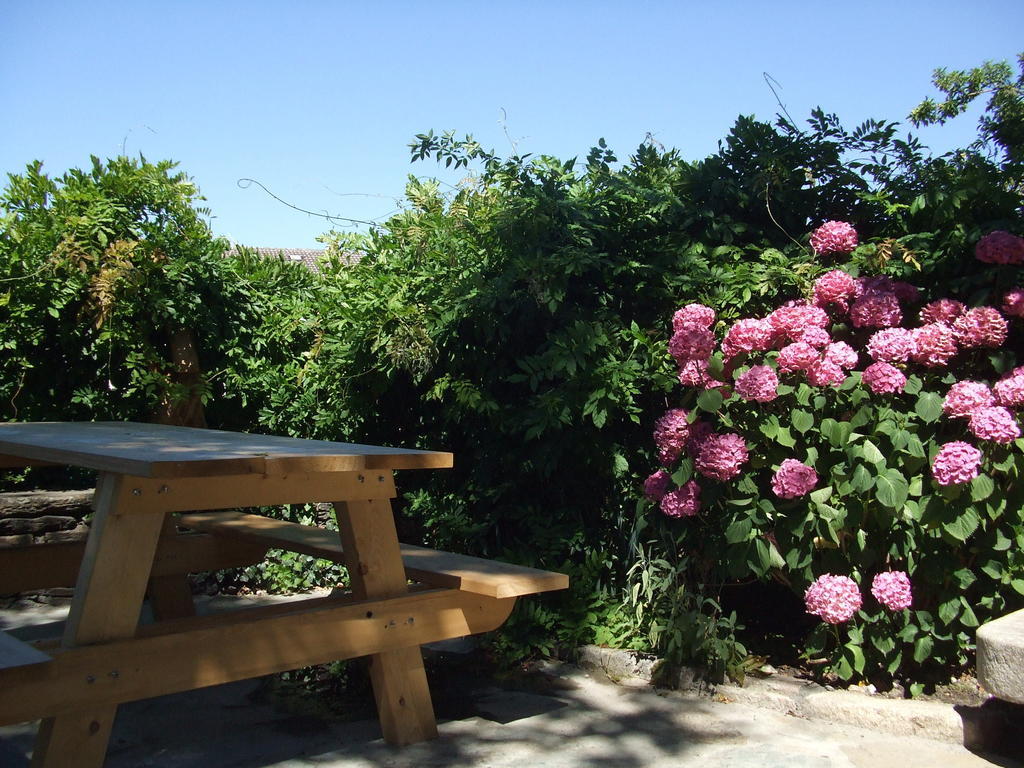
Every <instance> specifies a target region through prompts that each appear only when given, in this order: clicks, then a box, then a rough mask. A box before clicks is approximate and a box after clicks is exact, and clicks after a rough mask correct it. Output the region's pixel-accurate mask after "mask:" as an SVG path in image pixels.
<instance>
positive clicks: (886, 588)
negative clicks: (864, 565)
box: [871, 571, 911, 611]
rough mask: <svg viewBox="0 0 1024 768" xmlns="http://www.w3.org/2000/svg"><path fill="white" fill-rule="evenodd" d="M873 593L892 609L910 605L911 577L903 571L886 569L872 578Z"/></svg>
mask: <svg viewBox="0 0 1024 768" xmlns="http://www.w3.org/2000/svg"><path fill="white" fill-rule="evenodd" d="M871 594H872V595H874V596H875V600H877V601H878V602H880V603H881V604H882V605H884V606H885V607H886V608H888V609H889V610H890V611H904V610H906V609H907V608H909V607H910V601H911V594H910V578H909V577H908V576H907V574H906V573H904V572H903V571H885V572H883V573H879V574H876V575H875V578H874V579H872V580H871Z"/></svg>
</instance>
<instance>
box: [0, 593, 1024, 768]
mask: <svg viewBox="0 0 1024 768" xmlns="http://www.w3.org/2000/svg"><path fill="white" fill-rule="evenodd" d="M41 617H42V618H46V617H45V616H43V613H42V612H39V613H38V614H37V615H36V616H35V617H34V618H35V619H36V620H38V619H39V618H41ZM23 620H24V614H20V615H17V616H14V615H12V614H11V613H0V626H4V625H6V626H7V627H8V628H11V627H12V626H13V625H14V624H16V623H23ZM545 679H546V683H545V684H544V685H542V686H541V687H540V688H539V689H536V690H533V691H523V690H508V689H504V688H501V687H498V686H496V685H495V684H494V683H493V682H491V681H487V680H483V679H478V678H475V677H470V678H469V679H466V680H464V681H461V682H460V681H459V680H457V679H456V680H455V682H454V684H452V683H451V681H447V682H446V683H445V684H444V685H442V686H439V687H440V690H438V691H436V693H437V695H436V697H435V698H436V702H435V703H436V707H437V710H438V713H439V716H440V719H441V726H440V731H441V736H440V738H439V739H438V740H437V741H433V742H429V743H425V744H418V745H414V746H412V747H406V748H404V749H395V748H392V747H389V746H387V745H385V744H384V743H383V742H382V741H381V739H380V731H379V728H378V726H377V724H376V722H375V720H373V719H360V720H355V721H353V722H338V721H336V720H330V719H324V718H322V717H319V716H314V715H297V714H294V713H290V712H287V711H283V710H282V709H281V708H280V707H277V706H275V704H274V703H273V700H271V699H268V698H267V697H266V696H265V695H263V693H264V691H265V686H264V685H263V684H261V682H260V681H246V682H242V683H234V684H230V685H223V686H217V687H215V688H209V689H205V690H201V691H193V692H190V693H187V694H178V695H174V696H165V697H161V698H157V699H151V700H148V701H142V702H136V703H133V704H129V705H126V706H124V707H122V708H121V709H120V710H119V715H118V720H117V723H116V724H115V727H114V734H113V737H112V741H111V748H110V752H109V757H108V766H110V768H144V767H145V766H166V767H167V768H200V767H201V768H221V767H222V768H264V767H266V768H269V767H270V766H282V767H283V766H288V767H290V768H291V767H294V768H297V767H298V766H329V767H331V768H371V767H383V766H388V767H393V768H433V767H434V766H437V767H440V766H467V767H468V766H473V767H474V768H584V767H587V768H591V767H598V768H641V767H643V768H669V766H671V767H672V768H686V767H687V766H693V767H696V766H701V768H706V766H707V765H709V764H713V765H715V767H716V768H776V767H777V768H848V767H851V768H852V767H855V768H886V767H887V766H893V768H947V767H948V768H973V767H979V768H980V767H982V766H993V765H995V766H1021V765H1022V763H1020V762H1015V761H1013V760H1010V759H1008V758H998V757H989V758H987V759H986V757H983V756H981V755H977V754H974V753H972V752H970V751H968V750H967V749H965V748H963V747H962V746H960V745H958V744H954V743H949V742H943V741H936V740H933V739H925V738H915V737H908V736H892V735H887V734H885V733H883V732H882V731H881V729H864V728H857V727H852V726H847V725H836V724H832V723H829V722H826V721H822V720H815V719H804V718H800V717H794V716H791V715H786V714H782V713H780V712H776V711H772V710H769V709H764V708H759V707H754V706H750V705H748V704H745V703H740V702H738V701H721V700H716V699H714V698H709V697H706V696H698V695H696V694H677V693H669V694H659V693H657V692H654V691H653V690H651V689H649V688H630V687H623V686H615V685H611V684H609V683H608V682H602V681H600V680H598V679H595V677H592V676H590V675H588V674H587V673H584V672H582V671H580V670H579V669H577V668H575V667H568V666H566V667H558V668H554V669H552V670H550V673H549V674H548V675H547V676H546V678H545ZM720 698H726V697H720ZM34 732H35V724H34V723H29V724H22V725H16V726H7V727H4V728H0V766H4V768H7V767H9V768H22V767H23V766H28V758H27V756H28V754H29V753H30V751H31V748H32V740H33V737H34Z"/></svg>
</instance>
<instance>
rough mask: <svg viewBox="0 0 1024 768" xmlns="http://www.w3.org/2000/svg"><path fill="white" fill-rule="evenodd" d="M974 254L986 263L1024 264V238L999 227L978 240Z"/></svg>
mask: <svg viewBox="0 0 1024 768" xmlns="http://www.w3.org/2000/svg"><path fill="white" fill-rule="evenodd" d="M974 256H975V258H976V259H977V260H978V261H983V262H985V263H986V264H1024V240H1022V239H1021V238H1019V237H1017V236H1016V235H1011V234H1010V233H1009V232H1004V231H1002V230H1001V229H997V230H996V231H995V232H989V233H988V234H987V235H985V236H984V237H983V238H981V239H980V240H979V241H978V242H977V244H976V245H975V246H974Z"/></svg>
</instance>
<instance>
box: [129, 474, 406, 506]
mask: <svg viewBox="0 0 1024 768" xmlns="http://www.w3.org/2000/svg"><path fill="white" fill-rule="evenodd" d="M131 488H132V491H133V492H135V491H137V494H136V495H137V496H138V497H139V498H140V499H144V500H145V502H146V507H145V508H146V510H147V511H153V512H156V511H159V512H185V511H192V510H205V509H233V508H238V507H270V506H277V505H280V504H305V503H313V502H317V501H337V500H338V499H388V498H392V497H394V496H395V493H396V491H395V479H394V475H393V474H392V473H391V472H390V471H389V470H381V471H374V472H370V471H364V472H323V473H316V472H295V473H292V474H289V475H223V476H221V477H189V478H148V477H133V478H131Z"/></svg>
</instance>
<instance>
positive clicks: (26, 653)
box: [0, 632, 52, 669]
mask: <svg viewBox="0 0 1024 768" xmlns="http://www.w3.org/2000/svg"><path fill="white" fill-rule="evenodd" d="M48 661H52V658H51V657H50V656H49V655H47V654H45V653H43V652H42V651H40V650H37V649H36V648H33V647H32V646H31V645H29V644H28V643H25V642H22V641H21V640H19V639H18V638H16V637H11V636H10V635H8V634H7V633H6V632H0V669H9V668H11V667H24V666H28V665H31V664H44V663H46V662H48Z"/></svg>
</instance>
